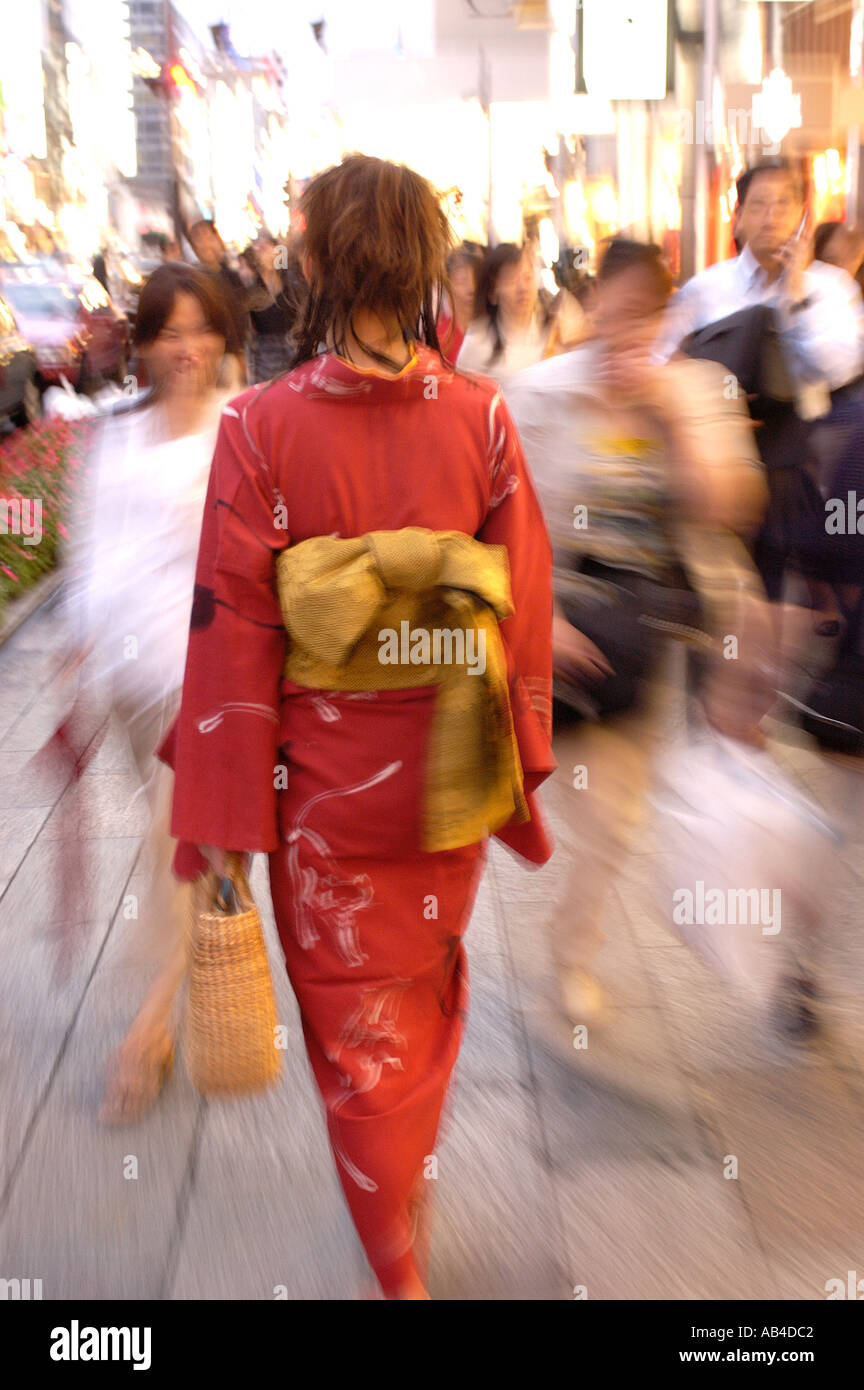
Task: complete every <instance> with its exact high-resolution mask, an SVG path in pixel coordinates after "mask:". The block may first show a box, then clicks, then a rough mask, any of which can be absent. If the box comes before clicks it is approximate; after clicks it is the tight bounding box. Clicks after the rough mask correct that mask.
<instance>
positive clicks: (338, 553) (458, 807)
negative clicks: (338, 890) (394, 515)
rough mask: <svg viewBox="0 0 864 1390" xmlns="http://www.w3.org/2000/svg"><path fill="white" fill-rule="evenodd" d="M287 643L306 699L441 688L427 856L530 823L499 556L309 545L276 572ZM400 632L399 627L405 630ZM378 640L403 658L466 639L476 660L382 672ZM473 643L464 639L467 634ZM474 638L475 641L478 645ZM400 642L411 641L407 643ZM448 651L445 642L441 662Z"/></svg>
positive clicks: (441, 543)
mask: <svg viewBox="0 0 864 1390" xmlns="http://www.w3.org/2000/svg"><path fill="white" fill-rule="evenodd" d="M276 575H277V584H278V591H279V602H280V605H281V608H282V617H283V621H284V623H285V628H286V631H287V633H288V637H289V644H288V656H287V658H286V662H285V671H284V674H285V676H286V677H287V678H288V679H289V680H292V681H294V682H295V683H296V684H297V685H304V686H307V687H309V688H311V689H315V690H405V689H408V688H411V687H415V686H423V685H438V686H439V690H438V694H437V697H436V701H435V712H434V715H433V719H432V728H431V732H430V740H429V749H428V757H427V768H426V793H425V804H424V848H425V849H427V850H444V849H458V848H459V847H461V846H462V845H469V844H474V843H476V842H477V841H478V840H481V839H483V838H485V836H486V835H489V834H492V833H494V831H496V830H498V829H500V828H501V826H503V825H506V823H507V822H508V821H509V820H511V819H512V818H513V817H514V815H515V817H516V818H517V820H519V821H525V820H527V819H528V816H529V812H528V806H527V803H526V801H525V796H524V792H523V781H522V767H521V763H520V760H519V750H518V746H517V743H516V737H515V734H514V731H513V720H512V716H511V711H510V698H509V692H508V688H507V662H506V656H505V653H504V647H503V644H502V641H501V636H500V633H499V631H498V622H499V620H500V619H502V618H506V617H508V616H509V615H510V614H511V613H512V612H513V603H512V599H511V595H510V573H509V565H508V562H507V551H506V549H505V547H504V546H498V545H485V544H483V542H481V541H476V540H474V539H473V538H472V537H471V536H466V535H463V534H462V533H461V532H459V531H429V530H426V529H424V528H421V527H413V526H411V527H405V528H404V529H402V530H400V531H371V532H369V533H368V534H367V535H365V536H359V537H357V538H356V539H351V540H342V539H339V538H338V537H331V536H316V537H314V538H312V539H311V540H308V541H301V542H300V544H299V545H296V546H292V547H291V548H290V549H289V550H286V551H283V552H282V554H281V555H280V556H279V558H278V559H277V561H276ZM403 624H407V627H406V628H403V626H402V625H403ZM385 630H392V631H394V632H395V634H396V636H397V639H399V640H400V646H401V651H400V657H404V656H405V655H407V654H409V653H410V650H411V649H412V648H413V649H414V650H415V651H416V650H417V649H418V648H420V647H422V644H423V641H424V639H423V636H422V634H424V633H425V634H427V637H426V639H425V640H426V641H428V643H429V647H430V651H431V652H434V650H435V649H434V647H433V645H432V642H433V635H434V633H435V632H436V631H437V632H438V634H439V644H440V643H441V641H442V639H441V637H440V634H441V633H442V632H447V631H449V632H454V631H455V632H461V633H463V634H464V640H465V652H464V654H465V655H466V656H467V652H468V650H469V644H470V641H471V640H473V642H474V648H473V651H474V653H475V656H476V654H477V653H478V652H479V651H480V650H484V647H483V646H481V643H484V644H485V671H484V672H483V673H482V674H480V673H478V672H475V673H474V674H472V673H471V671H470V666H469V663H468V662H467V661H464V662H462V663H460V664H457V663H456V662H455V661H454V662H453V663H452V664H447V663H446V661H445V660H439V661H438V663H437V664H436V663H434V662H432V661H429V662H421V663H418V664H414V663H406V661H405V660H404V659H401V660H400V661H399V662H398V663H395V664H387V663H386V662H383V661H382V659H381V658H382V652H383V650H384V647H385V639H384V638H382V637H381V636H380V634H382V633H384V632H385ZM471 633H473V634H474V637H473V639H471V638H470V637H469V634H471ZM481 635H482V636H481ZM406 638H410V640H409V641H406V640H405V639H406ZM445 651H446V638H445V639H443V646H442V647H441V650H440V651H439V655H440V656H443V655H444V653H445Z"/></svg>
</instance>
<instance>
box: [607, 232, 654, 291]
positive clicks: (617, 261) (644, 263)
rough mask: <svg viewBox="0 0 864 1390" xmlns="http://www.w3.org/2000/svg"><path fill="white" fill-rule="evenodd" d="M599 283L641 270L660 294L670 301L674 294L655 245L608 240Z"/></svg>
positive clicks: (619, 238) (620, 239)
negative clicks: (630, 271) (636, 269)
mask: <svg viewBox="0 0 864 1390" xmlns="http://www.w3.org/2000/svg"><path fill="white" fill-rule="evenodd" d="M603 245H604V247H605V250H604V253H603V259H602V261H601V262H600V269H599V270H598V271H597V279H598V281H599V283H600V284H604V283H605V282H606V281H607V280H612V279H614V277H615V276H616V275H620V274H621V273H622V271H625V270H633V269H634V268H636V267H638V268H639V269H640V270H644V271H645V272H646V274H647V275H649V276H650V277H651V279H653V281H654V283H655V285H656V287H657V291H658V293H659V294H660V295H661V296H662V297H663V298H664V299H668V298H669V296H670V294H671V293H672V276H671V275H670V273H669V268H668V266H667V265H666V262H665V261H664V259H663V252H662V251H661V250H660V247H659V246H657V245H656V243H655V242H644V241H631V240H630V239H629V238H628V237H607V238H606V239H605V241H604V242H603Z"/></svg>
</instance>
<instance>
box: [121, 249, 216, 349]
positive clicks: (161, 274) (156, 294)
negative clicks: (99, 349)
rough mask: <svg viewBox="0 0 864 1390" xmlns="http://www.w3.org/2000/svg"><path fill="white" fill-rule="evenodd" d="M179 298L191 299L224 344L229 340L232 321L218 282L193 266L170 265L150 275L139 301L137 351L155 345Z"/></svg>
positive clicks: (136, 333)
mask: <svg viewBox="0 0 864 1390" xmlns="http://www.w3.org/2000/svg"><path fill="white" fill-rule="evenodd" d="M178 294H191V295H193V296H194V298H195V299H197V300H198V303H199V304H200V305H201V311H202V313H203V315H204V318H205V319H206V321H207V324H208V326H209V327H210V328H211V329H212V330H213V332H214V333H218V334H219V337H220V338H224V339H225V340H226V342H227V340H228V339H229V337H230V336H231V320H230V317H229V313H228V308H227V305H226V303H225V299H224V297H223V295H222V293H221V292H220V289H219V285H218V282H217V281H216V280H214V279H213V277H212V276H210V275H206V274H205V273H204V272H203V271H201V270H196V269H195V268H194V266H191V265H186V264H185V263H184V262H182V261H169V262H168V263H167V264H166V265H160V266H159V267H158V269H156V270H154V271H153V274H152V275H151V276H150V277H149V278H148V280H147V281H146V283H145V285H144V288H143V289H142V291H141V294H140V295H139V297H138V309H137V312H136V314H135V332H134V342H135V346H136V347H144V346H146V344H147V343H154V342H155V341H156V339H157V338H158V337H159V334H160V333H161V332H162V329H163V328H164V327H165V325H166V323H167V322H168V320H169V318H170V317H171V313H172V311H173V309H174V304H175V301H176V299H177V296H178Z"/></svg>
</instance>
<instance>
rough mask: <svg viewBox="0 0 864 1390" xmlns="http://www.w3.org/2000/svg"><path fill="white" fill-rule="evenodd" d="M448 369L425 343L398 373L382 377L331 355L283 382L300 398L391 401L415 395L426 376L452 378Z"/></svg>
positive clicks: (313, 361) (318, 359)
mask: <svg viewBox="0 0 864 1390" xmlns="http://www.w3.org/2000/svg"><path fill="white" fill-rule="evenodd" d="M452 375H453V372H452V369H450V368H449V367H446V366H445V365H444V363H443V362H442V360H441V358H440V357H439V356H438V354H437V353H436V352H433V351H432V349H431V348H429V347H427V346H426V344H425V343H415V344H414V351H413V354H412V357H411V360H410V361H409V362H407V363H406V364H405V366H404V367H403V368H402V370H401V371H399V372H394V373H393V374H392V375H389V374H388V375H385V374H384V373H383V372H379V371H378V370H377V369H375V370H372V369H369V368H366V367H355V366H353V365H352V364H351V363H350V362H346V361H345V359H344V358H342V357H337V355H336V354H335V353H333V352H327V353H322V354H321V356H320V357H315V358H313V360H312V361H311V362H309V363H307V364H306V369H305V370H302V369H301V370H300V371H298V372H293V373H292V374H291V375H290V376H289V377H288V378H287V379H288V382H289V384H290V385H291V387H292V389H293V390H295V391H299V392H300V393H301V394H302V395H304V396H329V397H330V398H331V399H333V400H338V399H342V400H358V399H359V400H364V401H368V400H374V399H376V398H380V399H389V400H392V399H394V397H396V396H401V395H404V394H408V393H410V394H413V393H414V392H416V389H417V387H416V381H417V377H418V376H419V377H420V378H421V380H422V379H423V378H425V377H428V376H435V377H438V378H441V379H444V378H450V377H452Z"/></svg>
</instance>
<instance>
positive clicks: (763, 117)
mask: <svg viewBox="0 0 864 1390" xmlns="http://www.w3.org/2000/svg"><path fill="white" fill-rule="evenodd" d="M753 121H754V124H755V125H757V126H758V127H759V128H760V129H761V130H763V131H764V133H765V134H766V135H767V136H768V139H769V140H770V141H771V142H772V144H779V142H780V141H781V140H783V139H784V138H785V137H786V136H787V135H788V134H789V132H790V130H799V129H800V128H801V93H800V92H793V91H792V79H791V78H790V77H788V76H787V75H786V73H785V72H784V71H783V69H782V68H772V70H771V72H770V73H769V74H768V76H767V77H766V78H764V79H763V82H762V91H761V92H757V93H756V94H755V96H754V97H753Z"/></svg>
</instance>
